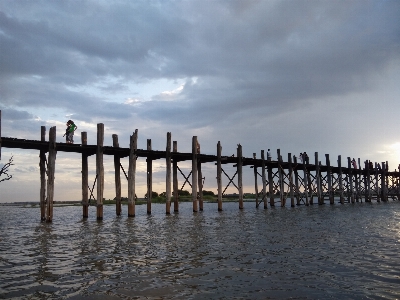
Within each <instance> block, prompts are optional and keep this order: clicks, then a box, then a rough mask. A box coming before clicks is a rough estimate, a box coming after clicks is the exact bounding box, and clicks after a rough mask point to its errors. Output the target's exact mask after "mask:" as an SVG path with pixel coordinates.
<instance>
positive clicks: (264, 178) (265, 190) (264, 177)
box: [261, 150, 268, 209]
mask: <svg viewBox="0 0 400 300" xmlns="http://www.w3.org/2000/svg"><path fill="white" fill-rule="evenodd" d="M261 159H262V162H261V164H262V165H261V171H262V182H263V193H262V194H263V200H264V209H267V208H268V198H267V178H266V176H265V155H264V150H261Z"/></svg>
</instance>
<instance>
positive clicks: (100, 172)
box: [96, 123, 104, 220]
mask: <svg viewBox="0 0 400 300" xmlns="http://www.w3.org/2000/svg"><path fill="white" fill-rule="evenodd" d="M103 145H104V124H103V123H99V124H97V150H96V174H97V184H96V185H97V220H103V193H104V165H103Z"/></svg>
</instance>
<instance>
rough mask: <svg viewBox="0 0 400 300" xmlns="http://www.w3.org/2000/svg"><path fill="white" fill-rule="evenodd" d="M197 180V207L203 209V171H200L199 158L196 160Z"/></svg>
mask: <svg viewBox="0 0 400 300" xmlns="http://www.w3.org/2000/svg"><path fill="white" fill-rule="evenodd" d="M197 154H200V149H198V153H197ZM197 173H198V174H197V180H198V185H199V209H200V211H203V173H202V172H201V160H200V158H198V160H197Z"/></svg>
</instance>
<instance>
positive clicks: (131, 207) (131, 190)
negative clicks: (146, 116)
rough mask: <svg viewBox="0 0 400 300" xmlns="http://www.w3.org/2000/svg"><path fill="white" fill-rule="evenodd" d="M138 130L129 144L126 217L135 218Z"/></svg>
mask: <svg viewBox="0 0 400 300" xmlns="http://www.w3.org/2000/svg"><path fill="white" fill-rule="evenodd" d="M137 140H138V130H137V129H136V130H135V132H134V133H133V134H132V135H131V137H130V143H129V169H128V217H134V216H135V201H136V199H135V196H136V193H135V178H136V159H137V155H136V150H137Z"/></svg>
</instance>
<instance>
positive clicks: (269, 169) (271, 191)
mask: <svg viewBox="0 0 400 300" xmlns="http://www.w3.org/2000/svg"><path fill="white" fill-rule="evenodd" d="M267 161H268V158H267ZM267 172H268V192H269V205H270V206H271V207H274V206H275V201H274V181H273V178H272V164H271V162H270V161H268V166H267Z"/></svg>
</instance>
